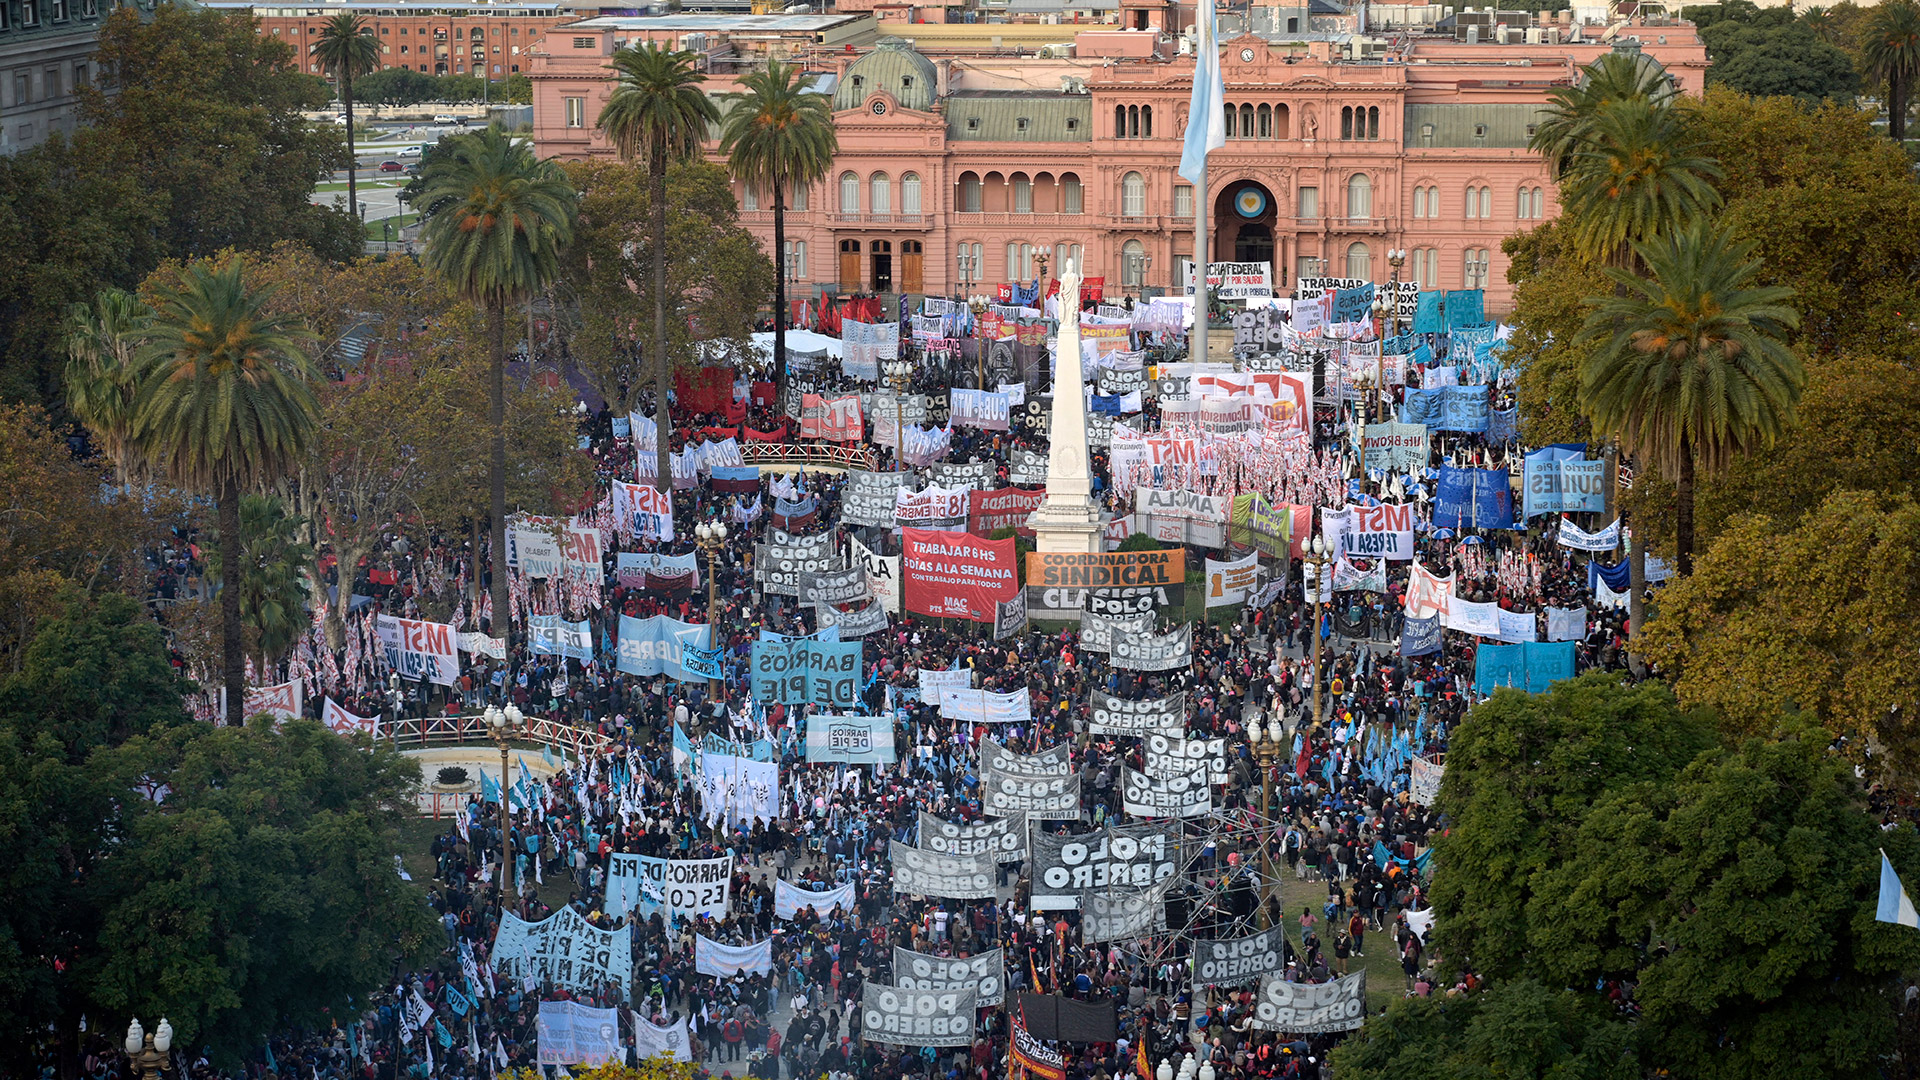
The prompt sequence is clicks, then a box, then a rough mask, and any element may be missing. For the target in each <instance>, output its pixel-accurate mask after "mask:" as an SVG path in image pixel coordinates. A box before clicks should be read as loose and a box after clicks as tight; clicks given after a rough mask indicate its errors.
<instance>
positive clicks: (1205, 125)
mask: <svg viewBox="0 0 1920 1080" xmlns="http://www.w3.org/2000/svg"><path fill="white" fill-rule="evenodd" d="M1196 21H1197V22H1198V23H1199V27H1200V42H1199V48H1197V49H1195V50H1194V60H1193V99H1192V101H1191V103H1190V104H1188V106H1187V143H1186V146H1185V147H1184V148H1183V149H1182V150H1181V151H1180V170H1179V172H1180V175H1181V176H1182V177H1184V178H1185V179H1187V180H1190V181H1192V182H1193V183H1195V184H1198V183H1200V177H1201V175H1202V174H1203V173H1204V172H1205V171H1206V168H1207V151H1209V150H1218V149H1220V148H1221V147H1223V146H1225V145H1227V124H1226V116H1225V114H1224V113H1223V112H1221V110H1222V109H1223V108H1225V106H1224V105H1223V104H1222V102H1223V100H1224V99H1225V97H1226V87H1225V86H1224V85H1223V84H1222V83H1221V81H1220V23H1219V21H1218V19H1217V18H1216V17H1215V15H1214V12H1213V0H1207V17H1206V18H1205V19H1204V20H1196ZM1206 197H1207V193H1206V192H1204V191H1202V192H1200V198H1202V199H1204V198H1206ZM1201 272H1202V273H1204V272H1205V268H1204V267H1202V268H1201ZM1201 288H1202V289H1203V290H1204V288H1205V286H1204V285H1202V286H1201Z"/></svg>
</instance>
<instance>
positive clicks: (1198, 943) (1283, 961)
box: [1193, 926, 1287, 986]
mask: <svg viewBox="0 0 1920 1080" xmlns="http://www.w3.org/2000/svg"><path fill="white" fill-rule="evenodd" d="M1286 966H1287V928H1286V927H1284V926H1276V927H1273V928H1272V929H1269V930H1262V931H1260V932H1259V933H1257V934H1255V935H1253V936H1252V937H1243V938H1226V939H1223V940H1218V941H1203V940H1195V941H1194V943H1193V981H1194V985H1196V986H1231V985H1233V984H1235V983H1243V982H1247V981H1249V980H1252V979H1258V978H1261V977H1263V976H1265V975H1270V974H1272V973H1274V972H1277V971H1282V970H1284V969H1285V968H1286Z"/></svg>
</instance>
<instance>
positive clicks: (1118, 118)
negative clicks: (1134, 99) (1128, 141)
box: [1113, 105, 1127, 139]
mask: <svg viewBox="0 0 1920 1080" xmlns="http://www.w3.org/2000/svg"><path fill="white" fill-rule="evenodd" d="M1113 137H1114V138H1116V139H1124V138H1126V137H1127V107H1126V106H1125V105H1115V106H1114V107H1113Z"/></svg>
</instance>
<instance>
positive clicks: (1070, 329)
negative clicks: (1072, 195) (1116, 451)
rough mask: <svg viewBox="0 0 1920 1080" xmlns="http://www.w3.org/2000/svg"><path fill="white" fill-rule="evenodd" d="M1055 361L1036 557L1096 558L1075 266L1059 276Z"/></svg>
mask: <svg viewBox="0 0 1920 1080" xmlns="http://www.w3.org/2000/svg"><path fill="white" fill-rule="evenodd" d="M1053 357H1054V362H1053V426H1052V428H1051V430H1050V431H1049V432H1048V440H1049V446H1048V449H1047V498H1046V501H1045V502H1043V503H1041V504H1040V508H1039V509H1038V510H1035V511H1034V512H1033V515H1032V516H1031V517H1029V518H1028V519H1027V525H1028V527H1030V528H1032V529H1033V546H1034V550H1036V551H1074V552H1081V553H1096V554H1097V553H1098V552H1099V551H1100V550H1101V533H1102V527H1101V523H1100V508H1099V507H1098V506H1097V505H1095V504H1094V501H1093V478H1092V474H1091V473H1090V472H1089V471H1088V468H1089V466H1088V461H1087V394H1086V389H1085V386H1084V384H1083V383H1082V381H1081V376H1080V272H1079V270H1078V268H1076V267H1075V266H1074V265H1073V263H1072V262H1071V261H1069V262H1068V263H1067V265H1066V268H1065V270H1064V271H1063V272H1062V273H1061V275H1060V335H1059V337H1058V339H1057V341H1056V344H1055V346H1054V350H1053Z"/></svg>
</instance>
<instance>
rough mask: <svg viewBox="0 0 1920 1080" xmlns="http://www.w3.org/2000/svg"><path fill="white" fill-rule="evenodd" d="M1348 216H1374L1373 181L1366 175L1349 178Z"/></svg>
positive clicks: (1355, 175) (1355, 174) (1359, 174)
mask: <svg viewBox="0 0 1920 1080" xmlns="http://www.w3.org/2000/svg"><path fill="white" fill-rule="evenodd" d="M1347 216H1348V217H1350V218H1370V217H1372V216H1373V181H1372V180H1371V179H1370V178H1368V176H1367V174H1366V173H1354V174H1353V175H1352V176H1350V177H1348V178H1347ZM1347 276H1348V277H1352V276H1353V275H1351V274H1349V275H1347Z"/></svg>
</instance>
